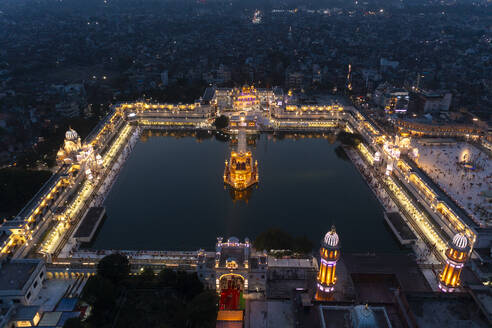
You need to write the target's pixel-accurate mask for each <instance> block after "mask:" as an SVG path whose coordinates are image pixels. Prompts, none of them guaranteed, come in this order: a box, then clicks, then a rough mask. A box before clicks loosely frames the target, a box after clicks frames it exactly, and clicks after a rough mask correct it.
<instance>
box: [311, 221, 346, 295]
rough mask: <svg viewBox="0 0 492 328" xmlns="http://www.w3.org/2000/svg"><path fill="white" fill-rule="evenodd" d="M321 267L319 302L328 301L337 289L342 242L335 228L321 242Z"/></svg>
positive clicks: (318, 282)
mask: <svg viewBox="0 0 492 328" xmlns="http://www.w3.org/2000/svg"><path fill="white" fill-rule="evenodd" d="M319 252H320V265H319V273H318V278H317V280H316V281H317V284H316V296H315V299H316V300H317V301H325V300H328V299H329V298H330V296H331V293H332V292H333V291H334V289H335V284H336V282H337V277H336V274H335V271H336V267H337V262H338V259H339V258H340V240H339V238H338V234H337V232H336V230H335V227H334V226H333V227H332V228H331V231H329V232H328V233H327V234H326V235H325V238H324V239H323V241H322V242H321V248H320V250H319Z"/></svg>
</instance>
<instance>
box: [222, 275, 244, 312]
mask: <svg viewBox="0 0 492 328" xmlns="http://www.w3.org/2000/svg"><path fill="white" fill-rule="evenodd" d="M244 283H245V278H244V277H243V276H242V275H240V274H236V273H226V274H223V275H222V276H221V277H220V278H219V290H218V292H219V296H220V300H219V309H220V310H239V309H242V308H243V307H244V306H243V303H244V298H243V295H244V291H245V290H244Z"/></svg>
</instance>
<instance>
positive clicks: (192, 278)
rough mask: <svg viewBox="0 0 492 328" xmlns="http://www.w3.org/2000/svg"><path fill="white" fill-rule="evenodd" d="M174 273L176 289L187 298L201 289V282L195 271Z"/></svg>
mask: <svg viewBox="0 0 492 328" xmlns="http://www.w3.org/2000/svg"><path fill="white" fill-rule="evenodd" d="M176 274H177V275H176V277H177V279H176V289H177V290H178V291H179V292H180V293H181V294H183V295H184V296H185V297H186V298H187V299H191V298H193V297H194V296H196V295H198V294H200V293H201V292H202V291H203V284H202V282H201V281H200V280H199V279H198V276H197V275H196V273H186V271H178V272H177V273H176Z"/></svg>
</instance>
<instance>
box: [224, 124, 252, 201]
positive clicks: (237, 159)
mask: <svg viewBox="0 0 492 328" xmlns="http://www.w3.org/2000/svg"><path fill="white" fill-rule="evenodd" d="M224 183H225V184H226V185H227V186H229V187H230V189H229V191H230V194H231V197H232V199H234V200H244V201H248V199H249V197H250V196H251V187H252V186H253V185H255V184H257V183H258V162H257V161H254V162H253V154H252V153H251V151H247V150H246V134H245V132H244V131H243V130H241V131H239V136H238V146H237V151H231V157H230V160H229V161H226V162H225V169H224Z"/></svg>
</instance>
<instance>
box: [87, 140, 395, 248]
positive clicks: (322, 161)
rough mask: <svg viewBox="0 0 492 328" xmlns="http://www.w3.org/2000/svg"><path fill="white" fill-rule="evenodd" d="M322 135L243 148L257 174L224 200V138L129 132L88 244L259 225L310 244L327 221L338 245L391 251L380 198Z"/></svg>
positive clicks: (188, 238)
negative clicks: (141, 137)
mask: <svg viewBox="0 0 492 328" xmlns="http://www.w3.org/2000/svg"><path fill="white" fill-rule="evenodd" d="M336 146H337V144H336V143H335V144H330V143H329V142H328V140H326V139H321V138H320V139H300V140H293V139H284V140H273V139H272V138H271V136H267V135H262V136H261V137H260V139H259V140H258V141H257V143H256V148H254V147H253V148H252V150H253V156H254V158H255V159H257V160H258V165H259V172H260V183H259V185H258V188H257V189H254V190H253V191H252V194H251V198H250V199H249V202H248V203H247V204H246V203H245V202H242V201H236V202H234V201H233V200H232V199H231V196H230V194H229V192H228V191H227V190H224V185H223V180H222V174H223V170H224V161H225V160H226V159H228V157H229V152H230V147H229V144H228V143H224V142H220V141H216V140H214V139H208V140H205V141H202V142H200V143H199V142H198V141H197V139H195V138H193V137H184V138H178V139H177V138H174V137H162V136H160V137H159V136H156V137H150V138H149V139H148V140H147V141H145V142H144V141H139V142H138V143H137V144H136V146H135V148H134V150H133V152H132V154H131V155H130V157H129V158H128V160H127V162H126V163H125V166H124V167H123V169H122V171H121V172H120V175H119V177H118V179H117V181H116V182H115V184H114V186H113V188H112V190H111V191H110V194H109V195H108V198H107V199H106V204H105V206H106V210H107V215H108V217H107V219H106V220H105V222H104V225H103V226H102V227H101V229H100V231H99V233H98V235H97V236H96V239H95V241H94V243H93V245H92V247H94V248H97V249H155V250H197V249H199V248H206V249H212V248H213V247H214V244H215V241H216V237H217V236H224V237H226V238H227V237H229V236H237V237H238V238H240V239H241V240H243V239H244V237H249V238H250V239H254V237H255V236H256V235H257V234H259V233H260V232H262V231H264V230H266V229H267V228H269V227H278V228H282V229H284V230H286V231H287V232H289V233H291V234H294V235H302V234H305V235H307V236H308V237H309V238H310V239H311V240H312V241H313V242H314V244H315V245H316V247H317V245H318V244H319V241H320V240H321V238H322V237H323V236H324V234H325V233H326V232H327V231H328V230H329V229H330V227H331V225H332V224H335V225H336V228H337V231H338V234H339V235H340V240H341V243H342V247H343V249H344V250H347V251H350V252H373V251H376V252H393V251H395V252H396V251H399V248H398V245H397V243H396V241H395V240H394V237H393V235H392V234H391V232H390V231H389V229H388V228H387V227H386V224H385V222H384V219H383V212H382V208H381V206H380V205H379V203H378V201H377V200H376V198H375V197H374V196H373V194H372V192H371V191H370V189H369V188H368V187H367V185H366V184H365V182H364V180H363V179H362V177H361V176H360V174H359V173H358V172H357V171H356V169H355V167H354V166H353V164H352V163H350V162H347V161H344V160H342V159H340V158H339V157H337V155H336V154H335V151H334V150H335V148H336Z"/></svg>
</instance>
